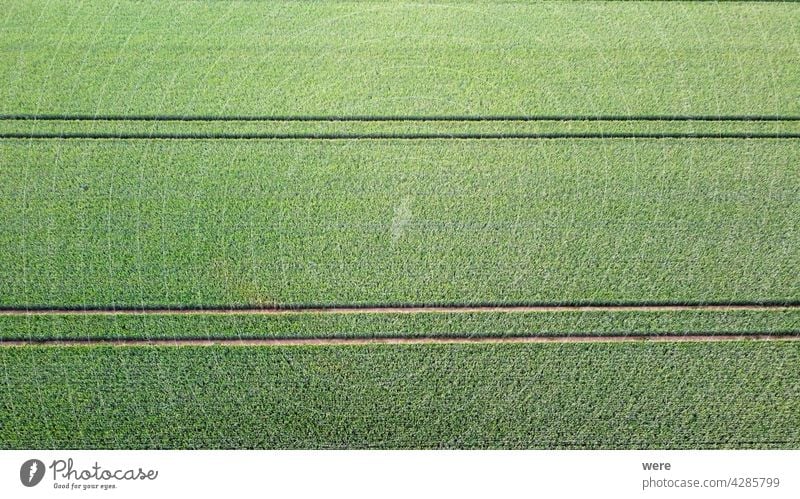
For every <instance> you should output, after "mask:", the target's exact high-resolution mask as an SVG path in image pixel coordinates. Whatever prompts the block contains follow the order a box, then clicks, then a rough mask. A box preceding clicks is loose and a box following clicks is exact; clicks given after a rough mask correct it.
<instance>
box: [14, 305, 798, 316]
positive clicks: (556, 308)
mask: <svg viewBox="0 0 800 499" xmlns="http://www.w3.org/2000/svg"><path fill="white" fill-rule="evenodd" d="M787 310H800V303H777V304H757V303H752V304H749V303H738V304H737V303H731V304H641V305H636V304H619V305H615V304H605V305H603V304H595V305H592V304H584V305H439V306H437V305H385V306H381V305H377V306H368V305H365V306H358V305H330V306H322V305H309V306H299V305H296V306H284V307H246V306H243V307H213V306H208V307H200V306H192V307H177V306H176V307H174V308H171V307H152V308H148V307H145V308H125V307H114V308H112V307H86V308H77V307H61V308H59V307H28V308H25V307H0V316H34V315H297V314H330V315H333V314H418V313H442V314H448V313H461V314H464V313H497V312H501V313H524V312H527V313H566V312H689V311H698V312H736V311H762V312H780V311H787Z"/></svg>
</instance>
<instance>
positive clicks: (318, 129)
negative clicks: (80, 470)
mask: <svg viewBox="0 0 800 499" xmlns="http://www.w3.org/2000/svg"><path fill="white" fill-rule="evenodd" d="M5 133H18V134H37V133H38V134H42V133H51V134H52V133H84V134H153V135H158V134H206V135H210V136H213V135H216V134H228V135H231V134H329V135H344V134H448V133H453V134H515V133H528V134H533V133H542V134H544V133H570V134H577V133H640V134H641V133H682V134H689V133H706V134H722V133H758V134H774V135H778V134H782V133H792V134H797V133H800V121H720V122H715V121H641V120H637V121H557V120H554V121H514V120H509V121H321V120H318V121H235V120H234V121H128V120H120V121H117V120H98V121H75V120H47V121H37V120H6V121H0V135H2V134H5Z"/></svg>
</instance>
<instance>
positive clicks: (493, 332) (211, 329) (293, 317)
mask: <svg viewBox="0 0 800 499" xmlns="http://www.w3.org/2000/svg"><path fill="white" fill-rule="evenodd" d="M798 332H800V311H798V310H797V309H796V308H792V309H785V310H739V311H682V312H671V311H661V312H659V311H647V312H645V311H631V312H616V311H605V312H553V313H550V312H494V313H492V312H475V313H467V312H459V313H448V312H417V313H388V314H387V313H369V312H365V313H357V314H354V313H345V314H320V313H314V312H302V313H296V314H290V315H253V314H226V315H214V314H210V313H206V314H203V313H200V314H197V315H177V314H170V313H168V312H164V313H156V314H146V315H131V314H119V315H64V314H60V315H59V314H48V315H31V316H20V315H17V316H10V317H4V316H2V315H0V341H2V340H31V341H46V340H48V339H59V340H70V339H101V338H102V339H186V338H200V339H225V338H240V339H257V338H372V337H376V338H394V337H416V338H419V337H462V336H463V337H519V336H548V337H560V336H565V335H566V336H581V337H583V336H608V335H615V336H626V335H629V336H647V337H649V336H669V335H674V334H676V333H684V334H687V335H719V336H731V335H759V334H771V335H775V336H795V335H797V334H798Z"/></svg>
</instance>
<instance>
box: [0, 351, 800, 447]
mask: <svg viewBox="0 0 800 499" xmlns="http://www.w3.org/2000/svg"><path fill="white" fill-rule="evenodd" d="M798 362H800V343H797V342H780V341H777V342H770V343H748V342H740V343H725V344H721V343H705V344H701V343H693V344H688V343H686V344H593V345H585V344H583V345H578V344H572V345H563V344H562V345H555V344H553V345H460V346H459V345H447V346H431V345H427V346H422V345H416V346H370V347H293V348H286V347H277V348H249V347H199V348H196V347H165V348H156V347H133V348H129V347H68V348H63V347H62V348H58V347H10V348H2V349H0V366H2V367H0V369H2V371H3V373H4V376H3V378H2V380H3V390H2V391H0V404H1V405H0V409H2V410H0V446H2V447H3V448H31V447H34V448H40V447H41V448H62V449H64V448H67V449H71V448H353V447H359V448H363V447H375V448H398V447H400V448H403V447H423V448H426V447H459V448H472V447H477V448H498V447H501V448H561V447H567V448H797V446H798V445H800V370H798V369H797V365H798Z"/></svg>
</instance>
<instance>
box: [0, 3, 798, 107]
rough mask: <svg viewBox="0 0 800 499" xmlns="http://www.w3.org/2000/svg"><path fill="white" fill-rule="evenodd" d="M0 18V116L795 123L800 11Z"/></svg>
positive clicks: (60, 11)
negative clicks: (607, 117)
mask: <svg viewBox="0 0 800 499" xmlns="http://www.w3.org/2000/svg"><path fill="white" fill-rule="evenodd" d="M3 6H4V9H3V10H4V13H3V18H4V21H3V22H2V23H0V26H2V30H3V31H2V36H0V68H4V71H0V103H2V109H0V113H6V114H15V113H89V114H95V113H99V114H108V113H112V114H139V113H145V114H211V115H229V114H244V115H274V114H280V115H304V114H312V115H319V114H321V115H337V114H348V115H349V114H365V115H371V114H372V115H374V114H388V115H397V114H404V115H405V114H412V115H416V114H425V115H427V114H468V115H485V114H491V115H495V114H523V115H530V114H559V115H573V114H607V113H611V114H626V115H642V114H646V115H651V114H798V113H800V98H798V97H800V94H799V93H798V92H799V91H798V89H800V65H798V64H797V57H798V46H797V33H798V32H800V9H798V6H797V5H793V4H791V3H769V4H760V3H732V4H722V5H720V4H718V3H715V2H714V3H712V2H709V3H706V2H680V3H659V2H630V3H628V2H625V3H620V4H616V3H587V2H553V3H549V2H547V3H535V2H531V3H526V2H519V3H510V2H471V1H454V2H442V3H430V4H428V3H408V2H379V1H375V2H339V1H332V2H313V3H312V2H280V1H276V2H270V3H269V5H268V6H267V5H264V4H262V3H260V2H178V1H159V2H152V3H149V4H147V6H146V7H144V6H143V5H142V4H141V3H140V2H131V1H122V2H114V3H112V4H109V3H107V2H78V1H66V2H58V3H56V4H53V3H50V2H40V1H36V0H34V1H30V0H25V1H22V0H6V1H4V2H3Z"/></svg>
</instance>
